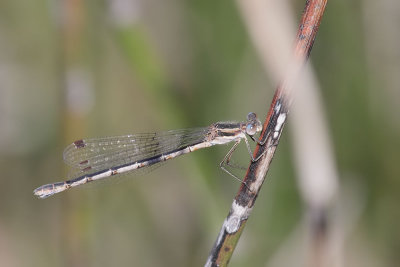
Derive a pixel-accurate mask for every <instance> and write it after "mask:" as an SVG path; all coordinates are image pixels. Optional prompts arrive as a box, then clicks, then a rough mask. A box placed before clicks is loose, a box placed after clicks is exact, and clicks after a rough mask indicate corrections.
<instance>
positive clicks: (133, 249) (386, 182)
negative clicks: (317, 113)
mask: <svg viewBox="0 0 400 267" xmlns="http://www.w3.org/2000/svg"><path fill="white" fill-rule="evenodd" d="M289 4H290V6H291V8H292V10H293V13H294V14H297V17H296V18H295V20H296V21H298V19H299V17H300V14H301V11H302V9H303V6H304V1H290V2H289ZM270 8H273V5H271V7H270ZM399 10H400V2H396V1H388V0H385V1H372V0H369V1H358V0H357V1H344V0H338V1H330V2H329V3H328V6H327V9H326V12H325V16H324V18H323V20H322V24H321V27H320V31H319V33H318V35H317V39H316V42H315V44H314V48H313V51H312V53H311V58H310V59H311V62H312V64H313V66H314V68H315V71H316V77H317V79H318V81H319V83H320V88H321V91H322V92H321V93H322V96H323V106H324V108H325V113H326V115H327V116H326V119H327V124H328V125H329V126H328V127H329V131H330V135H331V138H332V140H331V142H332V145H333V147H334V150H335V160H336V161H337V168H338V169H337V171H338V173H339V176H340V183H341V190H343V191H345V192H350V193H349V195H350V196H352V197H354V199H357V201H358V202H357V203H358V204H357V205H355V206H354V209H355V210H354V211H353V210H350V214H358V215H356V216H355V218H354V220H353V221H352V222H351V224H350V226H348V227H347V228H346V229H347V230H346V231H344V232H343V233H342V237H343V240H344V242H343V244H342V246H341V247H340V248H339V249H340V250H341V251H342V252H343V253H342V254H341V257H342V258H341V264H342V265H339V266H398V262H400V256H399V253H398V251H399V249H400V231H399V230H398V225H400V209H399V208H398V203H400V194H399V192H400V191H399V184H400V182H399V177H400V164H399V159H400V153H399V148H400V144H399V143H400V141H399V140H400V139H399V137H400V119H399V115H398V114H399V109H400V90H399V86H400V75H399V73H400V52H399V51H400V50H399V49H398V48H399V47H400V35H399V31H398V26H399V20H398V18H399V17H400V11H399ZM275 86H276V84H273V83H272V82H271V80H270V79H269V78H268V75H267V74H266V73H265V70H264V69H263V67H262V64H261V62H260V59H259V56H258V54H257V52H256V50H255V49H254V46H253V44H252V42H251V40H250V37H249V34H248V32H247V30H246V26H245V24H244V22H243V19H242V17H241V15H240V11H239V10H238V6H237V4H236V3H235V2H234V1H209V0H203V1H182V0H172V1H157V0H151V1H144V0H142V1H140V0H130V1H129V0H124V1H123V0H118V1H117V0H114V1H111V0H110V1H79V0H75V1H72V0H70V1H68V0H66V1H27V0H21V1H11V0H3V1H1V2H0V170H1V176H0V177H1V178H0V266H199V265H203V264H204V263H205V261H206V259H207V256H208V253H209V251H210V250H211V248H212V245H213V243H214V241H215V239H216V237H217V234H218V232H219V231H220V227H221V225H222V222H223V220H224V219H225V216H226V215H227V213H228V211H229V208H230V204H231V201H232V199H233V197H234V195H235V193H236V191H237V188H238V187H239V184H238V183H237V182H236V181H235V180H233V179H232V178H231V177H229V176H227V175H225V174H224V173H223V172H222V171H221V170H220V169H219V167H218V163H219V162H220V160H221V159H222V158H223V156H224V155H225V153H226V152H227V150H228V149H229V147H213V148H210V149H207V150H203V151H198V152H196V153H193V154H191V155H188V156H185V157H182V158H179V159H176V160H173V161H171V162H170V163H168V164H166V165H165V166H163V167H162V168H159V169H157V170H155V171H154V172H152V173H150V174H146V175H143V176H134V177H132V176H128V177H127V178H125V179H123V180H124V181H122V182H116V183H113V182H110V183H106V184H105V185H104V186H103V184H100V185H97V186H88V187H89V188H84V189H82V190H78V189H77V190H71V191H68V192H66V193H62V194H60V195H57V196H54V197H51V198H49V199H46V200H38V199H36V198H35V197H34V196H33V194H32V190H33V189H34V188H36V187H38V186H40V185H42V184H46V183H50V182H55V181H61V180H64V178H65V177H66V174H67V173H66V172H67V170H66V168H65V167H64V165H63V162H62V151H63V148H64V147H65V146H66V145H68V144H69V143H71V142H72V141H74V140H76V139H80V138H83V137H100V136H108V135H121V134H128V133H138V132H147V131H160V130H168V129H178V128H188V127H197V126H207V125H209V124H210V123H212V122H215V121H221V120H244V119H245V116H246V114H247V113H248V112H250V111H253V112H256V113H257V114H259V117H260V118H261V120H264V118H265V115H264V114H266V112H267V110H268V108H269V104H270V101H271V99H272V94H273V92H274V88H275ZM290 130H291V127H290V120H289V123H288V127H287V128H285V131H284V134H283V137H282V140H281V144H280V146H279V148H278V151H277V154H276V156H275V159H274V161H273V164H272V169H271V170H270V172H269V174H268V178H267V180H266V183H265V185H264V188H263V190H262V191H261V194H260V196H259V197H258V201H257V203H256V206H255V209H254V210H253V214H252V216H251V217H250V219H249V221H248V223H247V227H246V229H245V231H244V233H243V235H242V238H241V240H240V242H239V246H238V247H237V249H236V251H235V253H234V255H233V258H232V260H231V266H276V263H275V265H274V263H271V262H270V261H271V259H272V258H274V257H276V254H277V253H278V251H282V247H284V246H285V243H286V240H288V239H289V238H290V236H291V235H292V233H293V232H294V231H295V229H297V228H298V225H299V224H300V223H301V221H302V218H303V215H304V212H305V205H304V204H303V202H302V200H301V198H300V196H299V193H298V188H297V181H296V170H295V168H294V166H293V158H292V149H291V145H290V143H291V140H290V138H289V137H290V136H289V135H288V134H287V131H290ZM310 130H312V129H310ZM310 145H312V144H310ZM243 151H244V153H236V158H235V159H236V162H240V163H242V165H247V164H248V160H249V159H248V155H247V153H246V152H245V150H242V152H243ZM347 185H348V186H347ZM344 205H346V203H344ZM343 220H346V218H344V219H343ZM294 251H296V249H295V250H294ZM286 255H287V257H289V258H290V257H295V256H294V255H291V254H289V253H287V254H286ZM278 265H279V264H278Z"/></svg>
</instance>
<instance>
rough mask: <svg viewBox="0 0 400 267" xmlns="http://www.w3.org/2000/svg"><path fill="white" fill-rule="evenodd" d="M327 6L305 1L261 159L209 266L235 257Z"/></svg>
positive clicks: (265, 131) (258, 149)
mask: <svg viewBox="0 0 400 267" xmlns="http://www.w3.org/2000/svg"><path fill="white" fill-rule="evenodd" d="M326 3H327V0H308V1H306V4H305V8H304V12H303V16H302V19H301V22H300V26H299V29H298V32H297V36H296V41H295V46H294V53H293V57H292V62H291V64H290V67H289V69H288V71H287V73H286V76H285V78H284V80H283V82H281V83H280V85H279V86H278V87H277V89H276V91H275V95H274V97H273V99H272V103H271V105H270V108H269V111H268V114H267V118H266V120H265V122H264V127H263V132H262V133H261V136H260V140H261V141H262V143H263V144H259V145H257V147H256V149H255V151H254V158H258V157H260V158H259V160H257V161H255V162H251V163H250V166H249V168H248V170H247V173H246V176H245V178H244V182H243V184H242V185H241V187H240V189H239V191H238V193H237V194H236V197H235V199H234V201H233V203H232V206H231V210H230V212H229V214H228V216H227V218H226V219H225V221H224V223H223V225H222V229H221V231H220V233H219V236H218V238H217V240H216V242H215V244H214V247H213V249H212V250H211V253H210V255H209V258H208V260H207V263H206V266H226V265H227V264H228V262H229V260H230V258H231V256H232V253H233V251H234V249H235V247H236V244H237V242H238V240H239V237H240V235H241V233H242V231H243V229H244V226H245V224H246V222H247V219H248V217H249V216H250V213H251V210H252V209H253V206H254V203H255V201H256V199H257V195H258V193H259V191H260V189H261V186H262V184H263V182H264V179H265V175H266V174H267V172H268V170H269V166H270V163H271V161H272V159H273V156H274V154H275V150H276V147H277V145H278V143H279V139H280V136H281V133H282V130H283V128H284V125H285V122H286V118H287V115H288V113H289V108H290V103H291V95H292V93H291V91H292V90H293V89H294V88H293V84H294V81H295V80H296V77H298V75H299V74H300V71H301V66H302V65H304V63H305V62H306V61H307V59H308V57H309V55H310V52H311V49H312V46H313V44H314V40H315V36H316V34H317V32H318V28H319V24H320V21H321V19H322V15H323V13H324V10H325V6H326Z"/></svg>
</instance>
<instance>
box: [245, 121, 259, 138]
mask: <svg viewBox="0 0 400 267" xmlns="http://www.w3.org/2000/svg"><path fill="white" fill-rule="evenodd" d="M256 132H257V127H256V125H255V124H254V123H249V124H247V126H246V133H247V134H248V135H255V134H256Z"/></svg>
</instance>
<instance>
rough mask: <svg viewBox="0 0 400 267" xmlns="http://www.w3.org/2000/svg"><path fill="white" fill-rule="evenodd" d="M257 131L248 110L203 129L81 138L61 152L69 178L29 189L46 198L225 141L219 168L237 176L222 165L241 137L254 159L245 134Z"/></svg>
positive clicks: (255, 119) (252, 116)
mask: <svg viewBox="0 0 400 267" xmlns="http://www.w3.org/2000/svg"><path fill="white" fill-rule="evenodd" d="M261 130H262V125H261V122H260V121H259V120H258V119H257V116H256V114H255V113H249V114H248V115H247V121H245V122H217V123H213V124H211V125H210V126H209V127H204V128H194V129H184V130H172V131H167V132H160V133H145V134H133V135H124V136H115V137H104V138H93V139H81V140H78V141H75V142H73V143H72V144H70V145H69V146H67V147H66V148H65V150H64V153H63V157H64V161H65V163H67V164H68V165H70V166H71V167H72V168H73V169H76V172H74V173H73V174H72V175H71V178H72V179H70V180H67V181H64V182H57V183H53V184H46V185H43V186H41V187H39V188H37V189H35V190H34V191H33V192H34V194H35V195H36V196H38V197H39V198H47V197H49V196H52V195H54V194H56V193H59V192H62V191H65V190H67V189H69V188H72V187H75V186H79V185H83V184H87V183H89V182H92V181H97V180H101V179H105V178H109V177H113V176H115V175H119V174H123V173H127V172H134V171H138V170H144V169H150V168H152V167H156V166H158V165H159V164H161V163H163V162H165V161H166V160H169V159H173V158H175V157H178V156H180V155H184V154H187V153H190V152H193V151H195V150H198V149H201V148H205V147H210V146H213V145H222V144H227V143H229V142H235V143H234V145H233V147H232V148H231V149H230V150H229V152H228V153H227V154H226V156H225V157H224V159H223V160H222V161H221V163H220V167H221V168H222V169H223V170H224V171H225V172H227V173H228V174H230V175H232V176H233V177H235V178H236V179H239V178H237V177H236V176H235V175H233V174H232V173H231V172H229V171H228V170H227V169H226V168H225V166H224V165H226V164H229V161H230V158H231V156H232V153H233V151H234V150H235V149H236V147H237V146H238V144H239V143H240V141H241V140H242V139H244V141H245V143H246V147H247V149H248V151H249V154H250V156H251V158H252V160H253V161H254V160H255V159H254V158H253V155H252V151H251V148H250V145H249V141H248V140H247V136H249V137H250V138H251V139H252V140H253V141H256V140H255V139H254V135H255V134H256V133H258V132H260V131H261ZM257 142H258V141H257ZM239 180H240V179H239ZM240 181H241V180H240Z"/></svg>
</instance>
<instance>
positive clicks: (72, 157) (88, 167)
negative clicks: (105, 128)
mask: <svg viewBox="0 0 400 267" xmlns="http://www.w3.org/2000/svg"><path fill="white" fill-rule="evenodd" d="M207 133H208V128H193V129H183V130H172V131H166V132H160V133H144V134H133V135H123V136H114V137H103V138H92V139H83V140H78V141H75V142H74V143H72V144H70V145H69V146H67V147H66V148H65V150H64V153H63V157H64V161H65V163H67V164H68V165H70V166H71V167H72V170H71V172H70V175H69V177H77V176H81V175H85V174H88V173H94V172H96V171H100V170H105V169H109V168H112V167H116V166H120V165H123V164H130V163H134V162H137V161H141V160H145V159H148V158H151V157H155V156H158V155H161V154H164V153H167V152H171V151H173V150H177V149H178V150H179V149H181V148H184V147H186V146H188V145H193V144H196V143H199V142H202V141H203V140H204V138H205V136H206V134H207ZM159 165H160V164H157V166H149V167H147V169H153V168H156V167H158V166H159ZM143 171H144V170H143Z"/></svg>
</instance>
